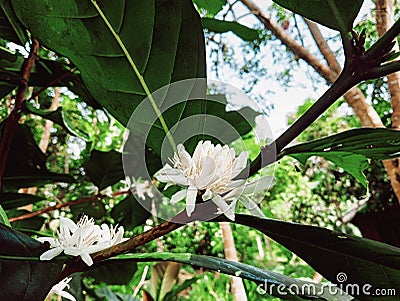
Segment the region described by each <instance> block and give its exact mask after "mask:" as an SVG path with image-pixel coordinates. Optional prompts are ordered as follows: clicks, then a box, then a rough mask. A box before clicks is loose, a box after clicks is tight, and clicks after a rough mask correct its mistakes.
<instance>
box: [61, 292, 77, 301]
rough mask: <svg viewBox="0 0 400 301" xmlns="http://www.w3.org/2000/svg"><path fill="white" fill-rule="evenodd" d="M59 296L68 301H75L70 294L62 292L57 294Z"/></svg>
mask: <svg viewBox="0 0 400 301" xmlns="http://www.w3.org/2000/svg"><path fill="white" fill-rule="evenodd" d="M59 295H60V296H61V297H64V298H66V299H68V300H71V301H76V299H75V297H74V296H72V295H71V294H70V293H68V292H65V291H62V292H60V293H59Z"/></svg>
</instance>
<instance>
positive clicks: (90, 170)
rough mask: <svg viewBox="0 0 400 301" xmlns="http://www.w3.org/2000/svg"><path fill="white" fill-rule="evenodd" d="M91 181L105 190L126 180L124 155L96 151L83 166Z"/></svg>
mask: <svg viewBox="0 0 400 301" xmlns="http://www.w3.org/2000/svg"><path fill="white" fill-rule="evenodd" d="M83 167H84V168H85V172H86V173H87V175H88V176H89V178H90V180H92V182H93V183H94V184H95V185H96V186H97V187H98V188H99V190H103V189H104V188H107V187H108V186H111V185H113V184H115V183H117V182H118V181H120V180H122V179H124V178H125V176H124V170H123V168H122V154H121V153H119V152H117V151H115V150H112V151H110V152H101V151H97V150H94V151H92V153H91V154H90V158H89V160H88V161H86V162H85V164H84V165H83Z"/></svg>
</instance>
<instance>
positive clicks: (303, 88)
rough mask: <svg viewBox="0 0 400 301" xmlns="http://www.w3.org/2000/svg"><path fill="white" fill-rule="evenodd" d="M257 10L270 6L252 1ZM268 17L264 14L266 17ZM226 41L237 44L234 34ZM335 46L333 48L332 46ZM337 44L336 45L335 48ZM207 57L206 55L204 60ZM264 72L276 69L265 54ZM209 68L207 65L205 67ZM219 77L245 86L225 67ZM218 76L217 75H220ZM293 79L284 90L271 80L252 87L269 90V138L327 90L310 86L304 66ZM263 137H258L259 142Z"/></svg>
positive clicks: (250, 23) (252, 20)
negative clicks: (305, 103) (306, 102)
mask: <svg viewBox="0 0 400 301" xmlns="http://www.w3.org/2000/svg"><path fill="white" fill-rule="evenodd" d="M254 2H255V3H256V4H257V5H258V6H259V7H261V8H263V7H268V6H269V5H270V3H271V1H270V0H255V1H254ZM372 5H373V4H372V2H371V1H365V2H364V4H363V7H362V8H361V10H360V13H359V15H358V17H357V19H356V22H357V21H358V20H359V19H360V18H362V17H363V16H365V15H366V14H367V13H368V12H369V10H370V8H371V6H372ZM236 7H237V10H238V13H237V15H239V16H240V15H242V14H245V13H248V9H247V8H246V7H244V6H239V5H237V6H236ZM267 15H268V14H267ZM258 22H259V21H258V20H257V19H256V18H255V17H254V16H251V15H249V16H247V17H245V18H243V19H241V20H240V23H242V24H245V25H247V26H249V27H254V25H255V24H257V23H258ZM320 28H321V31H322V33H323V34H324V35H331V34H332V33H333V31H332V30H330V29H328V28H325V27H323V26H321V27H320ZM228 38H229V42H230V43H231V44H232V45H234V46H233V47H235V45H237V47H238V46H239V44H240V42H241V41H240V39H238V38H237V37H236V36H235V35H233V34H230V33H229V36H228ZM334 46H335V47H336V45H334ZM339 46H340V45H337V47H339ZM262 51H265V52H267V51H268V48H265V47H264V48H263V50H262ZM208 57H209V52H208V55H207V58H208ZM262 63H263V64H264V65H265V66H266V67H267V69H269V68H270V69H271V70H273V68H277V66H276V65H274V64H273V60H272V57H271V56H270V55H268V54H266V56H265V59H264V60H263V62H262ZM209 65H210V64H209ZM208 70H209V72H208V77H209V78H211V79H217V77H216V75H215V73H214V72H212V71H211V67H210V66H208ZM222 72H223V76H222V78H223V79H224V80H226V81H228V82H229V83H230V84H232V85H235V86H236V87H238V88H241V87H243V86H244V85H245V83H244V82H243V80H241V79H240V78H239V77H238V76H237V75H236V74H234V73H233V72H232V70H230V69H229V68H224V69H223V71H222ZM220 73H221V72H220ZM293 79H294V81H295V83H294V85H293V87H289V88H286V89H285V88H284V87H282V86H281V83H280V82H278V81H273V80H271V79H266V80H262V79H261V80H260V81H259V84H258V85H257V86H256V88H255V91H256V92H257V93H260V94H261V95H263V94H262V93H263V89H264V90H265V87H267V88H268V90H271V91H273V93H264V95H265V96H264V98H265V103H268V104H272V105H273V110H272V111H271V112H270V113H269V114H268V115H266V116H265V118H266V120H267V122H268V125H269V126H270V128H271V131H272V135H273V137H275V138H276V137H277V136H278V135H279V134H281V133H282V132H283V131H284V130H285V129H286V128H287V119H288V115H289V114H290V113H293V112H295V111H296V109H297V107H298V106H299V105H301V104H302V103H304V101H305V100H306V99H308V98H313V99H317V98H318V97H320V96H321V95H322V94H323V93H324V92H325V91H326V89H327V88H328V86H327V85H326V84H325V83H324V82H321V83H312V82H310V79H309V78H308V77H307V76H306V68H305V64H300V70H298V71H296V72H295V73H294V76H293ZM263 138H264V137H262V139H263Z"/></svg>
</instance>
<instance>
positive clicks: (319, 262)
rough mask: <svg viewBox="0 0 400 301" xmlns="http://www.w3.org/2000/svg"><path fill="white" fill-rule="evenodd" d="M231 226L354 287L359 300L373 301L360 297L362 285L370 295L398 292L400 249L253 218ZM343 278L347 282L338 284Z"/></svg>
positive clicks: (244, 217)
mask: <svg viewBox="0 0 400 301" xmlns="http://www.w3.org/2000/svg"><path fill="white" fill-rule="evenodd" d="M219 220H226V218H224V217H220V219H219ZM235 222H236V223H239V224H242V225H246V226H250V227H252V228H255V229H257V230H259V231H261V232H263V233H264V234H266V235H268V236H269V237H271V238H272V239H274V240H275V241H277V242H278V243H280V244H282V245H283V246H285V247H286V248H288V249H289V250H291V251H293V252H294V253H296V254H297V255H298V256H300V257H301V258H303V259H304V260H305V261H306V262H307V263H308V264H310V266H312V267H313V268H314V269H315V270H316V271H317V272H319V273H320V274H321V275H322V276H324V277H325V278H327V279H328V280H330V281H331V282H333V283H336V284H339V285H349V286H350V285H358V287H359V288H360V292H361V293H360V294H361V295H359V296H357V298H358V299H360V300H374V296H372V295H371V296H366V295H362V293H363V292H362V288H363V287H366V285H370V288H369V290H368V291H369V292H371V293H372V292H374V290H375V289H393V288H394V289H398V288H400V248H396V247H394V246H390V245H387V244H384V243H381V242H377V241H373V240H369V239H365V238H360V237H355V236H351V235H347V234H344V233H340V232H335V231H331V230H327V229H323V228H319V227H314V226H308V225H301V224H296V223H288V222H284V221H279V220H273V219H267V218H258V217H255V216H248V215H241V214H238V215H236V218H235ZM343 273H344V274H343ZM340 275H341V276H340ZM343 276H346V278H347V281H344V282H340V281H339V280H340V279H341V278H340V277H343ZM338 279H339V280H338ZM379 300H400V297H399V295H398V294H397V295H395V296H387V298H384V299H379Z"/></svg>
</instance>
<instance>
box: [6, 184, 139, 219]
mask: <svg viewBox="0 0 400 301" xmlns="http://www.w3.org/2000/svg"><path fill="white" fill-rule="evenodd" d="M130 193H131V191H130V190H125V191H118V192H115V193H113V194H112V195H111V196H113V197H114V196H118V195H123V194H130ZM106 197H109V196H108V195H105V194H97V195H94V196H91V197H87V198H81V199H78V200H75V201H71V202H67V203H62V204H57V205H55V206H51V207H46V208H43V209H40V210H37V211H34V212H29V213H26V214H22V215H20V216H16V217H12V218H10V219H9V221H10V223H12V222H16V221H20V220H24V219H29V218H32V217H35V216H37V215H40V214H43V213H46V212H49V211H53V210H57V209H60V208H64V207H69V206H73V205H76V204H81V203H86V202H91V201H96V200H101V199H104V198H106Z"/></svg>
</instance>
